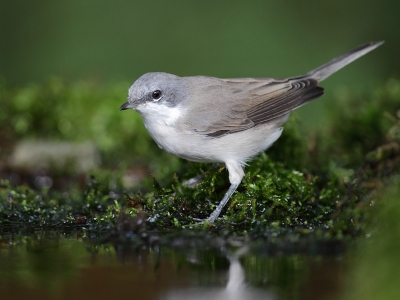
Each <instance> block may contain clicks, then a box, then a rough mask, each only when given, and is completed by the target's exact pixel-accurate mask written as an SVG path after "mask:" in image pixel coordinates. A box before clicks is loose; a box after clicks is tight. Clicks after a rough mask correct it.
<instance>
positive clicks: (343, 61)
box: [304, 41, 384, 82]
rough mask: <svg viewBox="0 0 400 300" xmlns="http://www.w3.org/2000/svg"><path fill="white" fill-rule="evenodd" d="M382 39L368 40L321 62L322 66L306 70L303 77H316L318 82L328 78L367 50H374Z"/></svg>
mask: <svg viewBox="0 0 400 300" xmlns="http://www.w3.org/2000/svg"><path fill="white" fill-rule="evenodd" d="M383 43H384V41H380V42H370V43H367V44H364V45H361V46H359V47H357V48H355V49H353V50H351V51H350V52H347V53H346V54H343V55H342V56H339V57H336V58H334V59H332V60H331V61H330V62H327V63H326V64H323V65H322V66H320V67H318V68H316V69H314V70H312V71H310V72H308V73H307V74H306V75H305V76H304V77H305V78H313V79H316V80H317V81H318V82H321V81H322V80H324V79H326V78H328V77H329V76H331V75H332V74H333V73H335V72H336V71H338V70H340V69H341V68H343V67H344V66H346V65H348V64H349V63H351V62H352V61H354V60H356V59H357V58H359V57H361V56H363V55H365V54H367V53H368V52H370V51H372V50H374V49H375V48H377V47H379V46H380V45H382V44H383Z"/></svg>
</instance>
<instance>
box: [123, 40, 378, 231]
mask: <svg viewBox="0 0 400 300" xmlns="http://www.w3.org/2000/svg"><path fill="white" fill-rule="evenodd" d="M383 43H384V41H379V42H370V43H367V44H363V45H361V46H359V47H357V48H355V49H353V50H351V51H349V52H347V53H345V54H343V55H341V56H339V57H336V58H334V59H332V60H331V61H329V62H327V63H325V64H323V65H322V66H320V67H318V68H316V69H314V70H312V71H310V72H308V73H306V74H305V75H301V76H295V77H289V78H285V79H277V78H230V79H222V78H216V77H209V76H186V77H180V76H177V75H173V74H169V73H164V72H150V73H146V74H144V75H142V76H141V77H139V78H138V79H137V80H136V81H135V82H134V83H133V84H132V86H131V87H130V88H129V92H128V99H127V101H126V102H125V103H124V104H122V105H121V107H120V108H119V109H120V110H126V109H133V110H136V111H137V112H138V113H139V114H140V115H141V117H142V120H143V123H144V126H145V127H146V129H147V131H148V133H149V134H150V136H151V137H152V138H153V140H154V141H155V142H156V143H157V145H158V146H159V147H160V148H162V149H164V150H165V151H167V152H169V153H171V154H174V155H176V156H178V157H181V158H183V159H186V160H189V161H194V162H202V163H224V164H225V166H226V168H227V170H228V173H229V181H230V187H229V189H228V191H227V192H226V193H225V195H224V197H223V198H222V200H221V201H220V203H219V204H218V206H217V207H216V208H215V209H214V211H213V212H212V213H211V214H210V216H209V217H208V218H206V219H204V220H202V222H209V223H213V222H214V221H215V220H216V219H217V218H218V217H219V215H220V213H221V211H222V210H223V208H224V206H225V205H226V203H227V202H228V200H229V198H230V197H231V195H232V194H233V193H234V192H235V190H236V189H237V187H238V186H239V184H240V182H241V181H242V178H243V176H244V167H245V166H246V164H247V162H248V161H250V160H251V159H253V158H254V157H255V156H257V155H258V154H259V153H261V152H263V151H265V150H266V149H268V148H269V147H270V146H271V145H272V144H273V143H274V142H275V141H276V140H277V139H278V138H279V137H280V136H281V133H282V130H283V125H284V124H285V122H286V121H287V120H288V118H289V115H290V113H291V111H293V110H294V109H296V108H298V107H300V106H302V105H304V104H306V103H308V102H310V101H311V100H314V99H317V98H319V97H321V96H322V95H323V94H324V89H323V88H322V87H320V86H318V84H319V83H320V82H322V81H323V80H325V79H326V78H328V77H329V76H330V75H332V74H333V73H335V72H336V71H338V70H340V69H341V68H343V67H344V66H346V65H347V64H349V63H351V62H352V61H354V60H356V59H358V58H359V57H361V56H363V55H365V54H366V53H368V52H370V51H372V50H374V49H375V48H377V47H379V46H380V45H382V44H383Z"/></svg>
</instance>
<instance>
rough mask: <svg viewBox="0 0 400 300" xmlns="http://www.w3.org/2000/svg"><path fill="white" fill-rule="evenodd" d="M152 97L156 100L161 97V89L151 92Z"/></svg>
mask: <svg viewBox="0 0 400 300" xmlns="http://www.w3.org/2000/svg"><path fill="white" fill-rule="evenodd" d="M151 97H152V98H153V99H154V100H158V99H160V98H161V91H160V90H155V91H154V92H153V93H152V94H151Z"/></svg>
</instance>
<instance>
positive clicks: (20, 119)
mask: <svg viewBox="0 0 400 300" xmlns="http://www.w3.org/2000/svg"><path fill="white" fill-rule="evenodd" d="M120 88H121V86H119V85H118V86H113V87H106V88H102V90H101V91H99V90H98V89H97V88H95V87H94V86H93V85H91V84H90V83H79V84H75V85H68V84H65V83H63V82H62V81H60V80H56V79H54V80H52V81H49V83H48V84H45V85H42V86H38V85H34V86H29V87H25V88H22V89H12V88H10V87H7V86H6V85H5V84H3V86H2V90H1V97H2V98H4V100H7V101H5V102H3V101H2V103H7V104H6V105H5V106H4V108H5V109H3V110H2V113H1V114H0V123H1V125H2V127H1V128H2V131H1V134H2V137H3V139H2V140H3V144H2V151H1V153H0V155H1V156H2V158H4V157H5V156H6V155H7V154H8V153H9V152H10V151H11V150H10V149H11V147H10V146H9V145H12V144H13V143H14V142H15V141H16V140H17V139H20V138H22V137H26V136H28V137H31V138H37V137H39V136H41V135H42V133H43V132H45V136H46V137H50V138H53V139H69V140H73V141H79V140H84V139H94V140H95V142H96V145H97V146H98V147H99V148H100V150H101V151H102V154H103V161H104V166H103V168H102V169H101V170H97V171H94V173H93V174H92V175H93V177H92V178H91V179H90V180H89V181H88V184H87V185H86V187H85V189H84V190H81V189H79V188H76V187H74V186H70V188H69V189H68V190H63V191H57V190H52V189H50V190H36V189H33V188H32V187H29V186H28V185H27V184H20V185H18V186H13V185H11V184H10V183H9V182H8V181H7V180H6V179H4V180H2V181H1V183H0V224H1V229H0V231H1V232H3V233H4V232H30V231H35V230H50V229H51V230H54V229H56V230H65V231H67V230H75V229H79V230H83V231H85V232H86V233H90V234H96V235H101V236H102V237H110V236H113V237H117V238H119V239H132V238H134V239H138V240H143V242H146V241H147V239H148V236H149V235H148V234H149V233H152V235H153V236H154V235H157V236H162V235H163V234H166V233H168V234H171V233H178V234H180V235H182V233H183V232H185V234H187V233H188V232H189V233H190V232H192V233H198V234H203V233H207V234H210V233H211V234H212V235H215V236H223V237H228V236H248V237H251V238H253V239H257V238H263V239H269V240H270V241H274V240H275V241H277V242H279V239H281V240H285V241H288V240H290V241H292V242H296V241H299V240H300V241H301V240H308V239H312V240H326V241H332V240H346V239H352V238H353V237H355V236H357V235H359V234H360V233H362V232H363V231H364V229H365V227H366V226H367V225H368V224H369V223H370V217H369V215H370V212H371V210H373V207H374V206H373V205H374V203H376V202H378V201H381V200H380V198H379V197H378V196H376V191H377V190H379V189H380V188H381V187H382V186H387V185H390V184H391V178H392V177H393V176H394V175H395V174H398V173H399V165H400V156H399V147H400V146H399V143H400V121H399V109H400V101H399V99H400V82H399V81H396V80H394V79H393V80H389V81H388V82H387V83H386V84H384V85H382V87H380V88H378V89H376V90H375V91H372V92H371V93H370V95H368V96H365V95H351V94H349V93H347V94H345V95H341V96H340V97H341V99H344V100H343V102H342V103H341V105H339V106H338V107H336V108H334V109H332V119H333V121H332V123H331V126H330V128H329V129H328V130H327V129H324V130H314V132H313V133H312V134H310V135H308V136H304V135H302V134H301V133H300V132H299V130H298V127H299V126H298V124H299V120H298V119H297V118H296V115H295V113H294V114H293V116H292V117H291V119H290V121H289V122H288V123H287V124H286V126H285V130H284V134H283V136H282V137H281V139H280V140H278V142H277V143H275V145H274V146H273V147H272V148H271V149H269V150H268V151H267V152H266V153H262V154H261V155H259V156H258V157H257V158H256V159H255V160H253V161H252V162H250V163H249V166H248V167H247V168H246V170H245V172H246V175H245V177H244V179H243V181H242V183H241V185H240V186H239V188H238V190H237V192H235V193H234V195H233V196H232V198H231V199H230V201H229V203H228V204H227V206H226V208H225V209H224V211H223V213H222V218H221V219H219V220H217V221H216V222H215V224H212V225H211V224H208V223H204V224H198V223H196V222H195V221H194V220H193V218H206V217H207V216H208V215H209V214H210V212H211V211H212V210H213V209H214V208H215V206H216V205H217V204H218V203H219V201H220V199H221V198H222V196H223V194H224V193H225V191H226V190H227V188H228V187H229V182H228V174H227V171H226V170H225V169H224V167H223V166H222V165H207V164H194V163H188V162H183V161H180V160H178V159H175V158H170V156H169V155H167V154H165V153H162V152H160V150H159V149H156V148H155V147H154V144H153V142H152V141H151V140H150V138H149V137H148V135H147V133H146V132H145V131H144V129H143V126H141V124H140V119H138V118H137V117H135V118H133V117H132V116H130V117H129V118H126V119H122V118H121V117H119V116H117V115H116V113H117V111H118V110H117V109H114V110H113V109H111V108H110V102H112V103H115V101H112V100H111V99H114V100H115V99H117V98H118V97H117V95H118V94H119V92H118V91H119V89H120ZM118 100H119V99H118ZM50 102H51V103H54V105H53V106H51V108H50V107H49V105H45V104H44V103H47V104H48V103H50ZM120 102H121V101H120ZM115 106H116V107H117V106H118V105H117V104H116V105H115ZM88 107H95V108H96V109H93V111H91V110H90V109H88ZM10 116H12V117H11V121H10ZM79 116H80V117H79ZM9 121H10V122H9ZM49 128H52V130H49ZM41 137H42V136H41ZM132 156H135V157H136V158H134V159H131V157H132ZM118 160H120V161H125V160H126V161H129V164H130V166H131V167H132V166H142V165H143V162H144V161H146V160H148V161H149V162H150V167H146V170H148V171H149V172H150V170H151V171H155V174H156V175H155V176H153V179H152V183H153V187H149V184H148V183H147V184H146V183H144V185H143V186H142V187H137V188H133V189H124V188H123V186H122V183H121V178H122V175H121V174H122V173H123V169H124V168H126V167H127V165H126V164H118ZM158 166H161V167H158ZM105 170H111V171H105ZM113 170H114V171H113ZM157 170H159V172H157ZM174 172H176V173H174ZM166 174H167V175H166ZM199 174H201V176H202V179H201V181H200V182H199V183H198V184H197V185H196V186H195V187H194V188H189V187H187V186H186V185H185V184H183V182H184V181H185V180H188V179H190V178H192V177H195V176H197V175H199ZM4 177H5V176H4ZM159 181H160V182H162V184H160V183H159ZM139 190H140V191H141V192H138V191H139ZM278 237H279V239H278Z"/></svg>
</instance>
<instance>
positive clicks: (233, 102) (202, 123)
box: [187, 78, 323, 137]
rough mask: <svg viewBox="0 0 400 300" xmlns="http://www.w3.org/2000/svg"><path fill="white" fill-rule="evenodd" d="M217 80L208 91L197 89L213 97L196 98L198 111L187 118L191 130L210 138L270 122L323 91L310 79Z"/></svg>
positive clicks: (209, 86) (208, 87)
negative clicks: (206, 98) (199, 99)
mask: <svg viewBox="0 0 400 300" xmlns="http://www.w3.org/2000/svg"><path fill="white" fill-rule="evenodd" d="M210 80H211V79H210ZM216 80H217V79H215V80H214V81H212V82H213V84H212V85H207V90H204V91H197V92H198V93H199V92H200V94H202V95H203V96H204V95H208V97H210V100H209V101H195V102H196V105H195V106H196V108H195V111H194V112H193V113H192V114H191V116H192V118H191V119H190V120H188V121H187V123H188V125H189V126H190V128H191V129H192V130H194V131H196V132H200V133H203V134H204V135H207V136H210V137H220V136H223V135H226V134H231V133H235V132H238V131H243V130H246V129H249V128H252V127H254V126H257V125H259V124H262V123H266V122H269V121H271V120H273V119H276V118H279V117H282V116H284V115H286V114H288V113H290V112H291V111H292V110H293V109H295V108H297V107H299V106H301V105H303V104H305V103H307V102H308V101H310V100H312V99H315V98H318V97H320V96H321V95H322V94H323V88H320V87H318V86H317V84H318V82H317V81H316V80H315V79H311V78H306V79H301V78H296V79H295V80H291V79H285V80H279V79H251V78H243V79H240V78H239V79H218V81H219V82H218V83H217V82H216ZM210 82H211V81H210ZM203 99H204V98H203ZM213 99H215V101H218V104H217V103H215V101H213ZM193 100H194V99H193Z"/></svg>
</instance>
